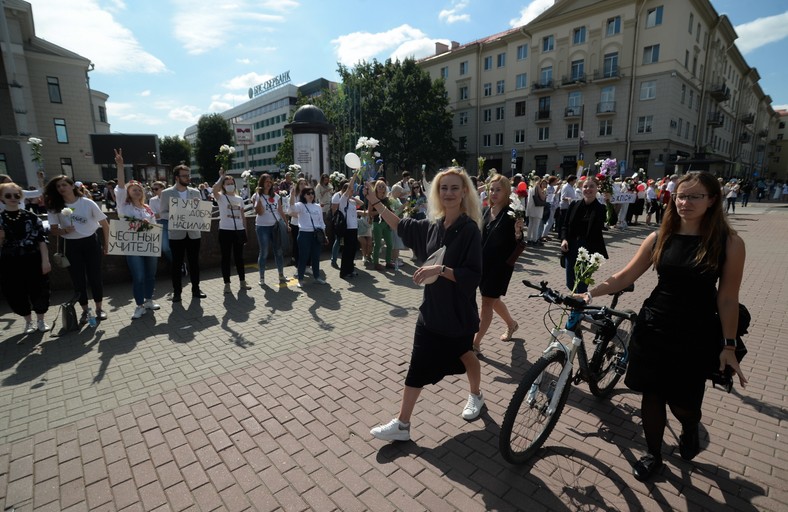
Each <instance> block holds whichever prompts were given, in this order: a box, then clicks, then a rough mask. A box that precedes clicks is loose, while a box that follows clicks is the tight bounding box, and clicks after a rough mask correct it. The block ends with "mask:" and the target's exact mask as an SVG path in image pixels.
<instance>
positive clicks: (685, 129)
mask: <svg viewBox="0 0 788 512" xmlns="http://www.w3.org/2000/svg"><path fill="white" fill-rule="evenodd" d="M689 127H690V123H689V121H687V124H686V125H684V138H685V139H688V138H689Z"/></svg>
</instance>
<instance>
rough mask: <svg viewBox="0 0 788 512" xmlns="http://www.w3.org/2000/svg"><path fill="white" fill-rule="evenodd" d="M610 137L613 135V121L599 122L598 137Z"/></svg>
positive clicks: (604, 120)
mask: <svg viewBox="0 0 788 512" xmlns="http://www.w3.org/2000/svg"><path fill="white" fill-rule="evenodd" d="M610 135H613V120H612V119H603V120H602V121H599V136H600V137H608V136H610Z"/></svg>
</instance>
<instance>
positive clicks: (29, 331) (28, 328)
mask: <svg viewBox="0 0 788 512" xmlns="http://www.w3.org/2000/svg"><path fill="white" fill-rule="evenodd" d="M34 332H36V328H35V327H33V321H32V320H27V321H26V322H25V334H33V333H34Z"/></svg>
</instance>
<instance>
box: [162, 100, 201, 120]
mask: <svg viewBox="0 0 788 512" xmlns="http://www.w3.org/2000/svg"><path fill="white" fill-rule="evenodd" d="M203 113H204V112H203V111H202V109H200V108H197V107H194V106H192V105H183V106H180V107H176V108H173V109H171V110H170V111H169V113H168V114H167V117H168V118H169V119H171V120H173V121H184V122H187V123H189V124H195V123H197V121H198V120H199V119H200V116H201V115H202V114H203Z"/></svg>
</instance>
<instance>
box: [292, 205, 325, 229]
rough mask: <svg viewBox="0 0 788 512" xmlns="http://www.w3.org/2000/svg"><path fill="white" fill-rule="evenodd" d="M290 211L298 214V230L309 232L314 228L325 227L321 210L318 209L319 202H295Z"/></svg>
mask: <svg viewBox="0 0 788 512" xmlns="http://www.w3.org/2000/svg"><path fill="white" fill-rule="evenodd" d="M290 211H292V212H293V213H295V214H298V229H299V230H300V231H305V232H311V231H314V230H315V228H318V229H326V224H325V223H324V222H323V210H321V209H320V205H319V204H315V203H310V204H304V203H296V204H294V205H293V206H292V207H291V208H290ZM310 219H311V220H310ZM313 224H314V225H313Z"/></svg>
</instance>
